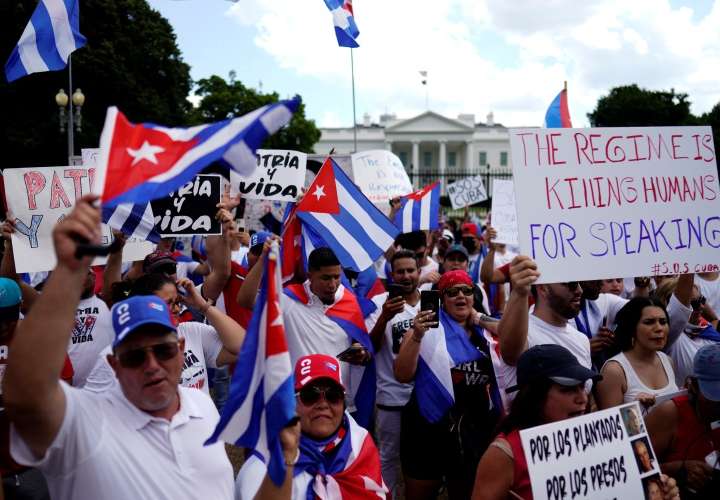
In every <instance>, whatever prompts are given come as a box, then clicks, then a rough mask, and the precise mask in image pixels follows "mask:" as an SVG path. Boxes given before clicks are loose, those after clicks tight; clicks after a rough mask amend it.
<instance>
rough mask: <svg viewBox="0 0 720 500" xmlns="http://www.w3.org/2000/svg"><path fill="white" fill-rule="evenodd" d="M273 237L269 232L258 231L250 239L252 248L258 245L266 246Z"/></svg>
mask: <svg viewBox="0 0 720 500" xmlns="http://www.w3.org/2000/svg"><path fill="white" fill-rule="evenodd" d="M272 235H273V234H272V233H271V232H269V231H258V232H257V233H255V234H253V235H252V236H251V237H250V248H252V247H254V246H257V245H264V244H265V242H266V241H267V240H268V239H269V238H270V237H271V236H272Z"/></svg>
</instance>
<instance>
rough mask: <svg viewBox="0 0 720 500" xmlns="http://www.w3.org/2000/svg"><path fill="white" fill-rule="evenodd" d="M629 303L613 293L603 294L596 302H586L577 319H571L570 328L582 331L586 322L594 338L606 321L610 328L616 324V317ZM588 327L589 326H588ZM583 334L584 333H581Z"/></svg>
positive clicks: (569, 321)
mask: <svg viewBox="0 0 720 500" xmlns="http://www.w3.org/2000/svg"><path fill="white" fill-rule="evenodd" d="M627 303H628V300H627V299H623V298H622V297H618V296H617V295H613V294H611V293H601V294H600V295H599V296H598V298H597V299H595V300H586V301H584V304H583V308H582V309H581V310H580V312H579V313H578V315H577V316H576V317H575V318H572V319H569V320H568V323H570V326H572V327H573V328H575V329H577V330H581V329H582V326H581V325H585V324H586V322H587V323H588V324H589V328H590V330H589V331H590V334H591V335H592V336H593V337H594V336H595V335H597V332H598V330H599V329H600V327H601V326H602V324H603V321H606V326H607V327H608V328H610V327H611V326H612V325H614V324H615V316H617V313H618V311H620V309H622V308H623V306H624V305H625V304H627ZM586 326H587V325H586ZM580 333H582V331H581V332H580Z"/></svg>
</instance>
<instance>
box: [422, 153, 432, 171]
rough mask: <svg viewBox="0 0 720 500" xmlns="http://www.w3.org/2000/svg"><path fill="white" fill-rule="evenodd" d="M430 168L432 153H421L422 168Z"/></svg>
mask: <svg viewBox="0 0 720 500" xmlns="http://www.w3.org/2000/svg"><path fill="white" fill-rule="evenodd" d="M431 166H432V151H425V152H424V153H423V167H427V168H430V167H431Z"/></svg>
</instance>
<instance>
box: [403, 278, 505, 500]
mask: <svg viewBox="0 0 720 500" xmlns="http://www.w3.org/2000/svg"><path fill="white" fill-rule="evenodd" d="M472 284H473V283H472V280H471V279H470V276H468V274H467V273H466V272H464V271H460V270H457V271H450V272H446V273H445V274H443V276H442V278H440V281H439V282H438V290H439V291H440V294H441V303H440V312H439V318H436V317H435V313H434V312H432V311H429V310H426V311H420V312H419V313H418V314H417V316H415V319H414V321H413V326H412V330H411V331H408V332H407V333H406V334H405V337H404V338H403V342H402V344H401V345H400V352H399V354H398V357H397V359H396V360H395V378H396V379H397V380H398V382H401V383H409V382H412V381H414V383H415V385H414V388H413V392H412V395H411V397H410V401H409V402H408V404H407V405H405V407H404V408H403V410H402V417H401V418H402V427H401V434H400V462H401V464H402V470H403V475H404V478H405V493H406V497H407V498H413V499H421V500H422V499H431V498H435V497H436V495H437V492H438V490H439V488H440V486H441V485H442V484H443V483H445V484H446V485H447V490H448V496H449V498H450V499H460V498H462V499H465V498H468V497H469V496H470V492H471V491H472V485H473V478H474V475H475V468H476V467H477V463H478V461H479V460H480V456H481V455H482V453H483V451H484V450H485V448H486V447H487V446H488V444H489V443H490V441H491V439H492V430H493V428H494V427H495V425H496V424H497V422H498V421H499V419H500V416H501V415H502V413H503V403H502V399H501V397H500V388H499V387H498V383H497V379H496V377H495V372H494V369H493V363H492V358H491V354H490V346H489V344H488V342H487V340H486V339H485V337H484V335H483V329H482V327H480V326H479V325H480V319H481V318H480V315H479V314H478V313H477V312H476V311H475V310H474V309H473V288H472ZM420 437H421V438H420Z"/></svg>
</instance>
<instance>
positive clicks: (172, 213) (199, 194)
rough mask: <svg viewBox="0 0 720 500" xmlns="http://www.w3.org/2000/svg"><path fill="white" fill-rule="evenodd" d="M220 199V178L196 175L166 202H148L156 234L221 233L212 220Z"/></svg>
mask: <svg viewBox="0 0 720 500" xmlns="http://www.w3.org/2000/svg"><path fill="white" fill-rule="evenodd" d="M221 198H222V178H221V177H220V176H219V175H203V174H201V175H198V176H196V177H195V179H193V180H192V181H190V182H188V183H187V184H185V185H184V186H183V187H181V188H180V189H178V190H177V191H173V192H172V193H170V195H169V196H168V197H167V198H161V199H158V200H153V201H151V202H150V204H151V205H152V210H153V214H154V215H155V230H156V231H157V232H159V233H160V234H161V235H162V236H167V237H174V236H194V235H203V236H210V235H214V234H221V233H222V226H221V224H220V221H218V220H216V219H215V213H216V212H217V211H218V209H217V204H218V203H220V199H221Z"/></svg>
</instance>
